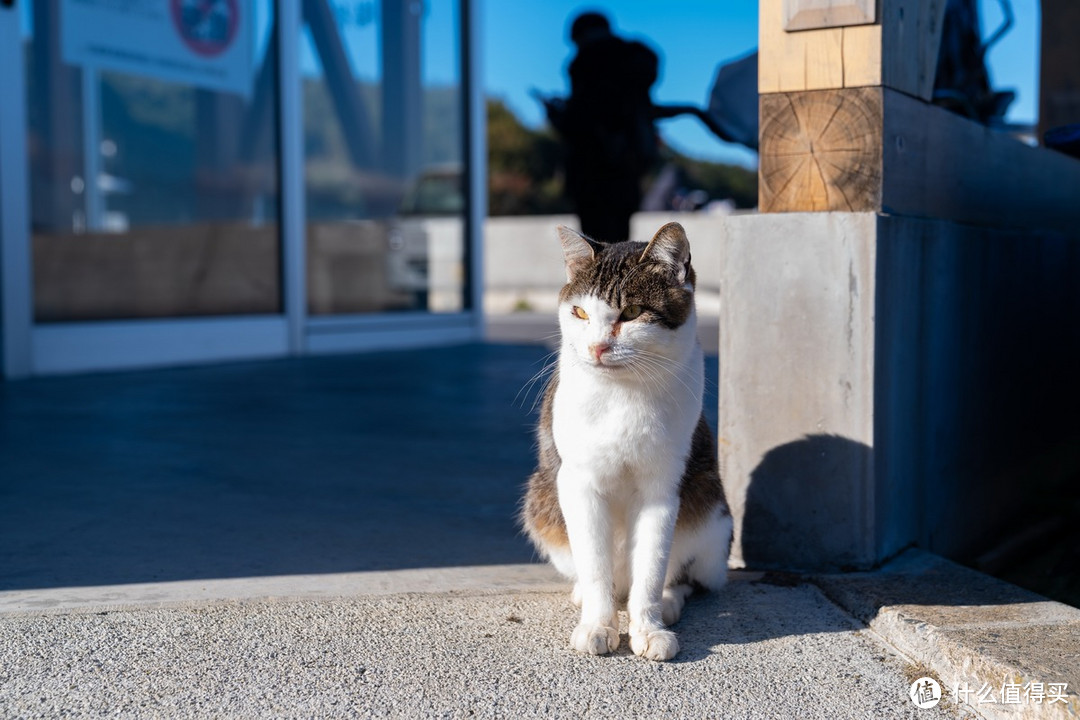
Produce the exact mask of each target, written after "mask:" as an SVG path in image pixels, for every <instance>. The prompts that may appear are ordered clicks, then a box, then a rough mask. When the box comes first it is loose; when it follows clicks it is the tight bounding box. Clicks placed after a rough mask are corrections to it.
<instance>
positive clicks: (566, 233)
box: [559, 225, 600, 282]
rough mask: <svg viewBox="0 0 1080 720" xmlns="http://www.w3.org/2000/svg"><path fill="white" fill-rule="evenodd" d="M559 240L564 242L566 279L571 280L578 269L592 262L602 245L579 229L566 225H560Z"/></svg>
mask: <svg viewBox="0 0 1080 720" xmlns="http://www.w3.org/2000/svg"><path fill="white" fill-rule="evenodd" d="M559 242H560V243H562V249H563V258H564V259H565V260H566V280H567V282H570V281H572V280H573V279H574V276H575V275H577V273H578V270H580V269H581V268H582V267H583V266H585V265H587V264H588V263H590V262H592V260H593V258H594V257H596V251H597V250H599V249H600V246H599V245H598V244H597V243H596V242H594V241H593V240H590V239H589V238H587V237H585V236H584V235H582V234H581V233H579V232H578V231H577V230H571V229H570V228H568V227H566V226H565V225H560V226H559Z"/></svg>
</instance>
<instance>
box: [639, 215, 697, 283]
mask: <svg viewBox="0 0 1080 720" xmlns="http://www.w3.org/2000/svg"><path fill="white" fill-rule="evenodd" d="M638 262H658V263H663V264H665V265H670V266H671V267H672V269H673V270H675V274H676V276H677V278H678V284H679V285H682V284H683V283H685V282H686V277H687V275H689V274H690V241H689V240H687V239H686V230H684V229H683V226H682V225H680V224H679V223H677V222H669V223H668V224H667V225H665V226H664V227H662V228H660V229H659V230H657V231H656V234H655V235H653V239H652V240H650V241H649V245H648V246H647V247H646V248H645V252H643V253H641V258H640V259H639V260H638Z"/></svg>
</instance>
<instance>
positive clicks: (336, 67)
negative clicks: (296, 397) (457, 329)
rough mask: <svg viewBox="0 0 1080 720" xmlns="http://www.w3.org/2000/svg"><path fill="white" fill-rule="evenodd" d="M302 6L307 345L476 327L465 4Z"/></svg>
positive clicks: (327, 1) (367, 0) (368, 0)
mask: <svg viewBox="0 0 1080 720" xmlns="http://www.w3.org/2000/svg"><path fill="white" fill-rule="evenodd" d="M302 8H303V23H302V35H301V38H300V68H299V69H300V83H301V97H302V102H303V117H302V124H303V148H304V199H305V206H306V215H305V219H306V222H305V229H306V236H307V245H306V254H305V260H306V263H307V272H306V281H307V297H306V311H307V313H308V316H309V318H310V320H309V323H308V326H309V338H310V339H309V342H310V345H311V346H312V347H315V348H322V347H325V348H327V349H333V348H334V347H337V346H340V347H342V348H347V347H349V346H350V345H352V344H355V343H358V342H359V343H363V342H365V341H366V340H370V339H371V338H372V337H374V336H373V335H372V333H373V332H375V333H378V331H380V330H381V331H385V332H392V331H395V330H396V331H397V332H398V333H403V332H410V331H412V332H416V333H420V339H422V338H423V337H432V336H433V334H435V333H438V332H444V331H446V329H447V328H452V327H454V324H455V321H456V322H457V324H458V325H459V326H461V327H467V326H469V323H470V321H469V320H468V318H467V317H466V310H467V309H468V308H469V305H470V302H469V301H468V299H467V289H466V288H467V278H468V274H469V273H468V257H469V253H468V252H467V251H466V225H467V223H466V196H467V192H466V180H465V178H466V172H465V168H466V164H467V163H466V142H465V113H466V92H465V87H466V85H465V82H464V80H463V77H464V75H465V72H464V71H463V67H464V64H463V62H462V45H463V42H462V38H463V32H462V28H463V8H462V3H461V2H460V0H427V1H426V2H421V1H419V0H381V1H375V0H304V2H303V4H302ZM350 330H352V331H353V333H351V337H352V340H351V341H350V340H349V337H350V332H349V331H350ZM331 336H336V338H337V339H336V341H331V340H330V337H331ZM399 337H400V335H399Z"/></svg>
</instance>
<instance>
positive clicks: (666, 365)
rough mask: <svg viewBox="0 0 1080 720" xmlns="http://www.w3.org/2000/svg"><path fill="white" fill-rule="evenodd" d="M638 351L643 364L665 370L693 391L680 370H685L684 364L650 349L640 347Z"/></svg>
mask: <svg viewBox="0 0 1080 720" xmlns="http://www.w3.org/2000/svg"><path fill="white" fill-rule="evenodd" d="M638 353H639V355H638V357H639V358H640V361H641V362H642V363H643V364H648V365H649V366H650V367H652V368H654V369H656V370H662V371H664V372H666V373H667V374H668V375H669V376H670V377H672V378H674V379H676V380H678V381H679V383H680V384H681V385H682V386H683V387H684V388H686V389H687V390H689V391H690V392H691V393H693V389H692V388H691V387H690V386H689V385H688V384H687V383H686V380H685V379H684V378H683V373H682V372H680V371H683V370H685V368H684V366H682V365H680V364H678V363H677V362H676V361H674V360H672V359H671V358H669V357H667V356H665V355H661V354H660V353H657V352H652V351H650V350H644V349H642V350H639V351H638Z"/></svg>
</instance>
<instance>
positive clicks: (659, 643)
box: [630, 628, 679, 662]
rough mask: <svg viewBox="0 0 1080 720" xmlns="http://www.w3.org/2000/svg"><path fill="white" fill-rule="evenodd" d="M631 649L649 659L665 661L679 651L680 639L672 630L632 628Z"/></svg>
mask: <svg viewBox="0 0 1080 720" xmlns="http://www.w3.org/2000/svg"><path fill="white" fill-rule="evenodd" d="M630 649H631V650H633V651H634V654H635V655H640V656H641V657H643V658H646V659H648V660H656V661H661V662H662V661H664V660H670V659H671V658H673V657H675V653H677V652H679V640H678V638H676V637H675V633H673V632H671V631H670V630H663V629H657V628H640V629H634V628H631V629H630Z"/></svg>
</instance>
